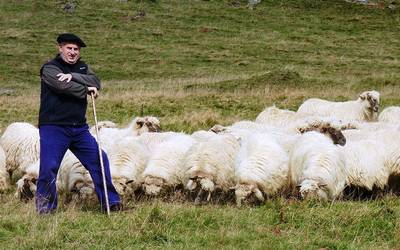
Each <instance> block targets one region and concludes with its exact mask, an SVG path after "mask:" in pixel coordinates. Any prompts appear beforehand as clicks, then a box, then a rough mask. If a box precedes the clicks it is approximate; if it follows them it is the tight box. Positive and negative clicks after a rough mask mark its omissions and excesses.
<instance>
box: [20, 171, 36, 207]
mask: <svg viewBox="0 0 400 250" xmlns="http://www.w3.org/2000/svg"><path fill="white" fill-rule="evenodd" d="M36 182H37V178H36V176H31V175H27V176H24V177H22V178H21V179H19V180H18V181H17V193H16V197H18V198H19V199H20V200H21V201H24V202H28V201H29V200H31V199H33V198H34V197H35V193H36Z"/></svg>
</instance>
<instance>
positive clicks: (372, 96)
mask: <svg viewBox="0 0 400 250" xmlns="http://www.w3.org/2000/svg"><path fill="white" fill-rule="evenodd" d="M379 98H380V94H379V92H378V91H375V90H372V91H364V92H362V93H361V94H360V96H359V100H361V101H362V102H364V103H365V105H366V109H367V110H366V111H367V112H365V115H366V116H367V120H369V121H376V120H377V118H378V112H379Z"/></svg>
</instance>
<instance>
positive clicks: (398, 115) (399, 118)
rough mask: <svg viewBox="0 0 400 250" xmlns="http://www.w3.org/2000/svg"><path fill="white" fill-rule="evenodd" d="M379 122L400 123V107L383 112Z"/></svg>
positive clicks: (392, 107) (386, 109) (391, 107)
mask: <svg viewBox="0 0 400 250" xmlns="http://www.w3.org/2000/svg"><path fill="white" fill-rule="evenodd" d="M378 120H379V122H384V123H396V124H399V123H400V107H398V106H390V107H387V108H385V109H383V110H382V112H381V113H380V114H379V117H378Z"/></svg>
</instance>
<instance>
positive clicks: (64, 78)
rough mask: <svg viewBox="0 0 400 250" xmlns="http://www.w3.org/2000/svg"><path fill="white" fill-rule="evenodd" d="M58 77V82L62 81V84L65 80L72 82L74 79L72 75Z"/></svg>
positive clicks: (60, 74)
mask: <svg viewBox="0 0 400 250" xmlns="http://www.w3.org/2000/svg"><path fill="white" fill-rule="evenodd" d="M57 76H58V80H59V81H61V82H62V81H64V80H67V82H70V81H71V79H72V75H71V74H63V73H59V74H57Z"/></svg>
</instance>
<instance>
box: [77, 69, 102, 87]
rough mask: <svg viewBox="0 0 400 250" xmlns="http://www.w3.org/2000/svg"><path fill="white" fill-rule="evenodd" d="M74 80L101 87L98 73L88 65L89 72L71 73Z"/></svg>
mask: <svg viewBox="0 0 400 250" xmlns="http://www.w3.org/2000/svg"><path fill="white" fill-rule="evenodd" d="M71 75H72V80H74V81H76V82H79V83H82V84H85V85H86V86H89V87H96V88H97V89H100V88H101V84H100V79H99V78H98V77H97V76H96V74H95V73H94V72H93V71H92V69H91V68H90V67H89V66H88V71H87V74H80V73H75V72H73V73H71Z"/></svg>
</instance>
